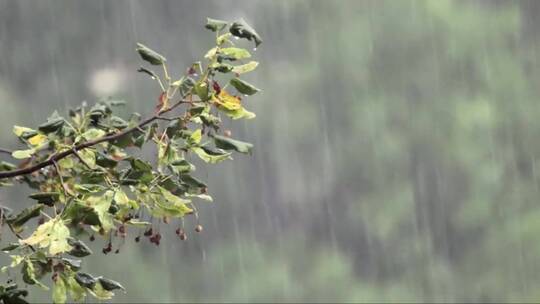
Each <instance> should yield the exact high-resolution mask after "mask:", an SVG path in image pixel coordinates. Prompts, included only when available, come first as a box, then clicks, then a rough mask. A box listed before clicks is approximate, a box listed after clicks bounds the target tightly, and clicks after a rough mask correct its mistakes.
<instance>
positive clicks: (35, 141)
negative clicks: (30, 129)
mask: <svg viewBox="0 0 540 304" xmlns="http://www.w3.org/2000/svg"><path fill="white" fill-rule="evenodd" d="M47 139H48V138H47V136H45V135H43V134H37V135H34V136H32V137H30V138H29V139H28V143H30V144H31V145H32V146H41V145H42V144H44V143H45V142H46V141H47Z"/></svg>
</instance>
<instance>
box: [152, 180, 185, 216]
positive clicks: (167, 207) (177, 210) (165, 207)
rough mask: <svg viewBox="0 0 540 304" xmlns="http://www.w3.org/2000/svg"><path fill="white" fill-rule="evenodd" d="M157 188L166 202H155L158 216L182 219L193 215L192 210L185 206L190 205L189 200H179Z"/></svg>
mask: <svg viewBox="0 0 540 304" xmlns="http://www.w3.org/2000/svg"><path fill="white" fill-rule="evenodd" d="M158 188H159V191H160V193H161V195H162V196H163V198H164V199H165V200H166V202H161V201H160V200H155V203H156V206H157V207H158V208H159V212H158V214H161V215H166V216H173V217H183V216H184V215H186V214H191V213H193V210H192V209H191V208H189V207H188V206H187V204H189V203H190V201H189V200H184V199H181V198H179V197H178V196H176V195H174V194H172V193H171V192H169V190H167V189H165V188H163V187H161V186H158Z"/></svg>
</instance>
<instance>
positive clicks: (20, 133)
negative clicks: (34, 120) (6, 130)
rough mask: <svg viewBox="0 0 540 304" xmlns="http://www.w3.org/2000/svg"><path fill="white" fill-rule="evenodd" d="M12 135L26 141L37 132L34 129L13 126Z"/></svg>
mask: <svg viewBox="0 0 540 304" xmlns="http://www.w3.org/2000/svg"><path fill="white" fill-rule="evenodd" d="M13 133H15V135H16V136H17V137H20V138H24V139H28V138H30V137H32V136H35V135H36V134H38V133H37V131H36V130H34V129H30V128H27V127H21V126H13Z"/></svg>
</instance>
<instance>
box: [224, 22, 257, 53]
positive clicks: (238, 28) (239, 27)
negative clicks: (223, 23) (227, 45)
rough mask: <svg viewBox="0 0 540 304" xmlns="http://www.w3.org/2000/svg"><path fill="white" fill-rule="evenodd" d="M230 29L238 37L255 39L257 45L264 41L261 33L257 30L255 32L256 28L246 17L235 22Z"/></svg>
mask: <svg viewBox="0 0 540 304" xmlns="http://www.w3.org/2000/svg"><path fill="white" fill-rule="evenodd" d="M229 31H230V32H231V34H233V35H234V36H236V37H239V38H245V39H247V40H250V41H254V42H255V46H256V47H257V46H259V45H260V44H261V43H262V39H261V37H260V36H259V34H257V32H255V30H254V29H253V28H252V27H251V26H249V24H247V22H246V21H245V20H244V19H240V20H238V21H236V22H234V23H233V24H232V25H231V27H230V28H229Z"/></svg>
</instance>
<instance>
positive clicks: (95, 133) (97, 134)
mask: <svg viewBox="0 0 540 304" xmlns="http://www.w3.org/2000/svg"><path fill="white" fill-rule="evenodd" d="M105 134H106V133H105V131H103V130H101V129H95V128H92V129H88V130H87V131H86V132H84V133H83V134H82V135H81V136H82V137H83V138H84V139H86V140H87V141H90V140H94V139H97V138H101V137H103V136H105Z"/></svg>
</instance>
